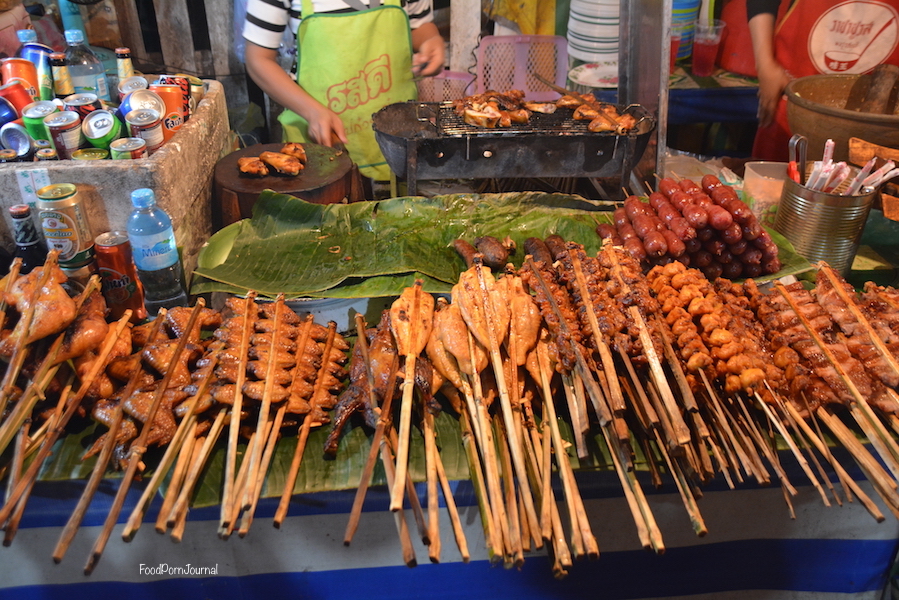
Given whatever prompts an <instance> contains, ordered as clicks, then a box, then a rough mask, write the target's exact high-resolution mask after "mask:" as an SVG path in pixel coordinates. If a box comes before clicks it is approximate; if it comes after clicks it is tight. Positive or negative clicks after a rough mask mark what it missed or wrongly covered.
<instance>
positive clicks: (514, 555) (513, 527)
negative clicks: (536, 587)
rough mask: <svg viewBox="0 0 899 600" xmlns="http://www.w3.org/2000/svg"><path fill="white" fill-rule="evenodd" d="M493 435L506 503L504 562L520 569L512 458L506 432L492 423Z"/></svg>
mask: <svg viewBox="0 0 899 600" xmlns="http://www.w3.org/2000/svg"><path fill="white" fill-rule="evenodd" d="M493 432H494V433H493V435H494V437H495V438H496V440H497V444H498V446H499V461H500V462H499V466H500V473H501V474H502V481H503V494H504V498H505V502H506V514H507V515H508V531H509V554H508V556H507V557H506V561H507V562H510V563H511V564H512V565H513V566H515V567H517V568H520V567H521V565H522V564H524V542H523V541H522V535H521V528H522V525H521V521H522V519H521V517H520V514H519V503H518V500H517V498H516V495H515V478H514V477H513V475H512V472H513V471H512V457H511V455H510V452H509V441H508V439H507V432H506V431H504V428H503V427H502V426H501V425H500V424H498V422H497V421H496V420H494V421H493Z"/></svg>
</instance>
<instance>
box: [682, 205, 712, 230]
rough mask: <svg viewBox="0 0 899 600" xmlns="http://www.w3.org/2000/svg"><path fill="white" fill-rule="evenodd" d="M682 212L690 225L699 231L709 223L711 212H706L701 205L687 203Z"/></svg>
mask: <svg viewBox="0 0 899 600" xmlns="http://www.w3.org/2000/svg"><path fill="white" fill-rule="evenodd" d="M681 214H682V215H683V216H684V219H685V220H686V221H687V223H688V224H689V225H690V227H692V228H694V229H695V230H696V232H697V233H699V230H700V229H701V228H703V227H705V226H706V225H708V223H709V213H707V212H706V210H705V209H704V208H702V207H701V206H697V205H696V204H687V205H685V206H684V207H683V208H682V209H681Z"/></svg>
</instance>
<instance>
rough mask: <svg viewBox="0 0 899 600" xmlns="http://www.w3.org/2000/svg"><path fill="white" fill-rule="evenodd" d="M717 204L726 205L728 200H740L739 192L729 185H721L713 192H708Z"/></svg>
mask: <svg viewBox="0 0 899 600" xmlns="http://www.w3.org/2000/svg"><path fill="white" fill-rule="evenodd" d="M706 192H708V194H709V196H711V197H712V200H713V201H714V202H715V204H724V203H725V202H727V201H728V200H738V199H739V196H737V192H735V191H734V189H733V188H732V187H730V186H729V185H720V186H718V187H716V188H715V189H713V190H706Z"/></svg>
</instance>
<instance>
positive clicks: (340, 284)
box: [191, 191, 607, 298]
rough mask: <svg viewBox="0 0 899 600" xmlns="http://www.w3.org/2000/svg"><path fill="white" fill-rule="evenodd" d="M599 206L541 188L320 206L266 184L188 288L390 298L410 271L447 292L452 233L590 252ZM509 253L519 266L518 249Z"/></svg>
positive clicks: (454, 267)
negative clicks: (555, 239) (568, 245)
mask: <svg viewBox="0 0 899 600" xmlns="http://www.w3.org/2000/svg"><path fill="white" fill-rule="evenodd" d="M601 208H602V205H601V204H600V203H597V202H593V201H590V200H585V199H583V198H580V197H577V196H567V195H563V194H545V193H538V192H523V193H506V194H483V195H476V194H454V195H446V196H436V197H434V198H419V197H415V198H393V199H390V200H383V201H372V202H357V203H353V204H328V205H322V204H310V203H308V202H304V201H302V200H299V199H297V198H294V197H292V196H287V195H284V194H276V193H274V192H271V191H266V192H263V193H262V194H261V195H260V197H259V200H258V202H257V203H256V205H255V207H254V210H253V217H252V218H251V219H245V220H243V221H239V222H237V223H234V224H232V225H230V226H228V227H226V228H225V229H223V230H221V231H219V232H217V233H216V234H214V235H213V236H212V237H211V238H210V240H209V243H208V245H207V246H206V247H204V248H203V250H202V251H201V253H200V256H199V257H198V267H197V269H196V271H195V273H194V275H195V282H194V283H193V284H192V286H191V292H192V293H195V294H197V293H207V292H227V293H238V294H242V293H246V291H247V290H251V289H253V290H256V291H257V292H258V293H260V294H261V295H263V296H270V297H274V296H276V295H278V294H279V293H283V294H285V295H286V296H287V297H288V298H295V297H310V298H319V297H329V298H334V297H337V298H359V297H376V296H396V295H399V294H400V292H401V291H402V290H403V288H404V287H407V286H408V285H409V283H410V282H411V281H413V280H414V279H415V278H416V277H420V278H423V279H424V280H425V289H426V290H427V291H429V292H435V293H438V292H446V291H448V290H449V288H450V287H451V286H452V285H453V284H454V283H456V282H458V280H459V274H460V273H461V272H462V271H463V270H464V269H465V264H464V262H463V261H462V259H461V258H460V257H459V256H458V255H457V254H456V252H455V251H454V250H453V247H452V242H453V240H455V239H457V238H463V239H466V240H474V239H475V238H476V237H479V236H482V235H493V236H496V237H499V238H504V237H505V236H509V237H511V238H512V239H513V240H514V241H515V242H516V244H517V245H518V246H519V247H521V246H522V245H523V243H524V240H525V239H526V238H528V237H531V236H538V237H546V236H548V235H550V234H553V233H558V234H559V235H561V236H563V237H564V238H565V239H570V240H576V241H578V242H580V243H582V244H584V245H585V246H586V247H587V251H588V252H595V251H596V250H598V248H599V242H600V240H599V238H598V236H597V235H596V233H595V231H594V228H595V226H596V220H595V217H597V216H599V215H600V214H601V213H598V212H597V211H599V210H600V209H601ZM606 218H607V216H606ZM513 258H514V259H515V260H513V262H515V261H516V260H517V262H518V263H520V262H521V260H522V258H523V252H518V254H517V256H515V257H513Z"/></svg>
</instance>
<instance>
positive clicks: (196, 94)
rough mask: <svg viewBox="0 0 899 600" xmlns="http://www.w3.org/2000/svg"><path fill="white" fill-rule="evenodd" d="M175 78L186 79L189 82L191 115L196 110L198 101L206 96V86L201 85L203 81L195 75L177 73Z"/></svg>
mask: <svg viewBox="0 0 899 600" xmlns="http://www.w3.org/2000/svg"><path fill="white" fill-rule="evenodd" d="M177 77H187V80H188V81H189V82H190V112H191V113H193V112H194V111H195V110H197V106H198V105H199V104H200V100H202V99H203V96H204V95H206V85H205V84H204V83H203V80H202V79H200V78H199V77H197V76H196V75H187V74H185V73H178V74H177Z"/></svg>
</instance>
